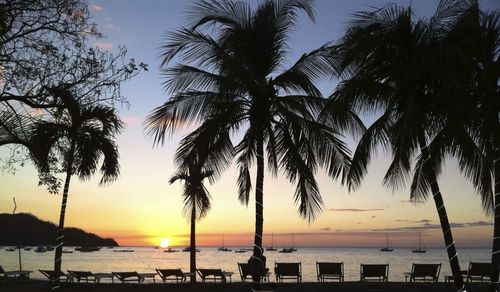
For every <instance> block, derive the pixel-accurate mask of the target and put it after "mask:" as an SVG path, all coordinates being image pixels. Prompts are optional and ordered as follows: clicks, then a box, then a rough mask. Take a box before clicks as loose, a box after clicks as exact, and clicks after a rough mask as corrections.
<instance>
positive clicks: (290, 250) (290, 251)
mask: <svg viewBox="0 0 500 292" xmlns="http://www.w3.org/2000/svg"><path fill="white" fill-rule="evenodd" d="M294 251H297V248H295V240H294V239H293V233H292V246H291V247H287V248H283V249H282V250H280V251H279V252H280V253H292V252H294Z"/></svg>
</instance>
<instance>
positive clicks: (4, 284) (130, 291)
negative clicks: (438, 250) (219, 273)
mask: <svg viewBox="0 0 500 292" xmlns="http://www.w3.org/2000/svg"><path fill="white" fill-rule="evenodd" d="M49 287H50V284H49V282H48V281H41V280H11V279H2V280H0V291H2V292H25V291H26V292H28V291H48V290H49ZM262 287H263V288H264V289H266V290H269V291H276V292H281V291H282V292H299V291H300V292H313V291H314V292H316V291H324V292H326V291H365V289H364V287H363V285H362V284H361V283H359V282H344V283H340V284H339V283H283V284H282V283H280V284H277V283H269V284H263V286H262ZM251 288H252V286H251V284H250V283H241V282H238V283H226V284H220V283H216V284H214V283H196V284H171V283H169V284H164V283H157V284H140V285H139V284H118V283H115V284H107V283H106V284H96V285H95V284H90V283H63V285H62V290H61V291H72V292H73V291H74V292H79V291H82V292H83V291H93V292H114V291H126V292H135V291H141V292H148V291H152V292H153V291H158V292H159V291H166V290H167V291H169V290H171V291H180V292H195V291H203V292H218V291H220V292H223V291H224V292H226V291H231V292H233V291H234V292H249V291H251ZM371 288H374V287H371ZM417 288H419V287H417ZM424 288H425V287H424ZM426 288H427V289H425V290H427V291H429V290H430V291H450V292H451V291H455V289H453V286H452V285H449V286H448V287H446V286H445V284H444V283H438V284H437V287H436V289H435V290H434V289H429V287H426ZM417 290H419V289H417ZM385 291H390V292H392V291H394V292H396V291H398V292H399V291H402V292H404V291H416V290H415V289H414V288H413V287H411V286H408V285H407V284H406V283H398V282H390V283H387V285H386V290H385Z"/></svg>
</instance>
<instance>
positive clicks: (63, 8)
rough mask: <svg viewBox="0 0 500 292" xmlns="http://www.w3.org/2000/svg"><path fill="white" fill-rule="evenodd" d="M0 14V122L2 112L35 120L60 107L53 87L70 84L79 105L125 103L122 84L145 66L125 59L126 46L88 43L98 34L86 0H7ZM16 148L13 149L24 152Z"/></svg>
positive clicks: (16, 131)
mask: <svg viewBox="0 0 500 292" xmlns="http://www.w3.org/2000/svg"><path fill="white" fill-rule="evenodd" d="M0 14H1V15H2V16H1V17H0V19H1V20H0V112H1V113H2V114H1V115H0V126H2V125H3V124H6V123H7V122H6V121H5V120H2V119H1V118H4V117H11V116H12V115H17V116H19V118H20V119H22V120H26V119H28V120H29V119H31V122H34V121H36V120H40V119H42V118H43V117H44V115H47V114H48V115H51V114H53V113H54V112H56V111H59V110H62V109H63V108H64V102H63V101H62V100H60V99H59V98H58V97H57V96H55V95H53V90H52V89H54V88H59V87H71V88H72V91H73V92H74V93H75V95H76V96H78V98H79V100H80V102H81V104H83V105H89V104H92V103H100V102H107V103H108V104H116V103H117V102H118V103H126V99H125V98H124V97H123V96H122V95H121V92H120V86H121V83H122V82H123V81H126V80H128V79H130V78H132V77H133V76H135V75H136V74H137V73H138V72H139V71H140V70H142V69H144V70H147V67H146V65H145V64H143V63H136V62H135V61H134V60H133V59H131V60H127V59H126V58H125V57H126V48H125V47H120V48H119V49H118V50H117V51H116V52H115V53H112V52H107V51H101V50H99V49H97V48H92V47H90V46H89V41H90V40H98V39H99V38H100V37H101V34H100V33H99V31H98V30H97V29H96V25H95V24H94V23H92V22H91V21H90V15H89V11H88V3H87V1H85V0H51V1H44V0H6V1H2V2H1V3H0ZM4 113H10V114H5V115H4ZM10 125H11V126H12V125H13V124H12V121H10ZM24 125H26V124H25V123H24V122H23V123H17V126H24ZM27 130H28V129H16V130H13V129H10V131H11V133H21V132H24V133H26V131H27ZM18 138H20V139H23V137H18ZM0 143H2V144H4V145H5V144H6V143H5V141H2V142H0ZM10 145H12V144H10ZM10 147H15V146H14V145H12V146H10ZM19 149H20V150H22V149H23V148H19ZM19 149H14V150H16V151H12V152H13V153H21V154H23V153H24V152H23V151H17V150H19ZM14 156H16V155H14ZM22 158H25V156H23V155H21V156H19V155H17V157H15V159H13V160H8V161H18V160H20V161H23V159H22Z"/></svg>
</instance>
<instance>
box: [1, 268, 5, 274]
mask: <svg viewBox="0 0 500 292" xmlns="http://www.w3.org/2000/svg"><path fill="white" fill-rule="evenodd" d="M3 273H5V270H4V269H3V268H2V266H0V274H3Z"/></svg>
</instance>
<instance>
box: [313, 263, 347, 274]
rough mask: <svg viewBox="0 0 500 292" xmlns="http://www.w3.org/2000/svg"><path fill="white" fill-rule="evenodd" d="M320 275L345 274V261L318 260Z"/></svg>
mask: <svg viewBox="0 0 500 292" xmlns="http://www.w3.org/2000/svg"><path fill="white" fill-rule="evenodd" d="M316 271H317V272H318V275H343V274H344V263H331V262H316Z"/></svg>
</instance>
